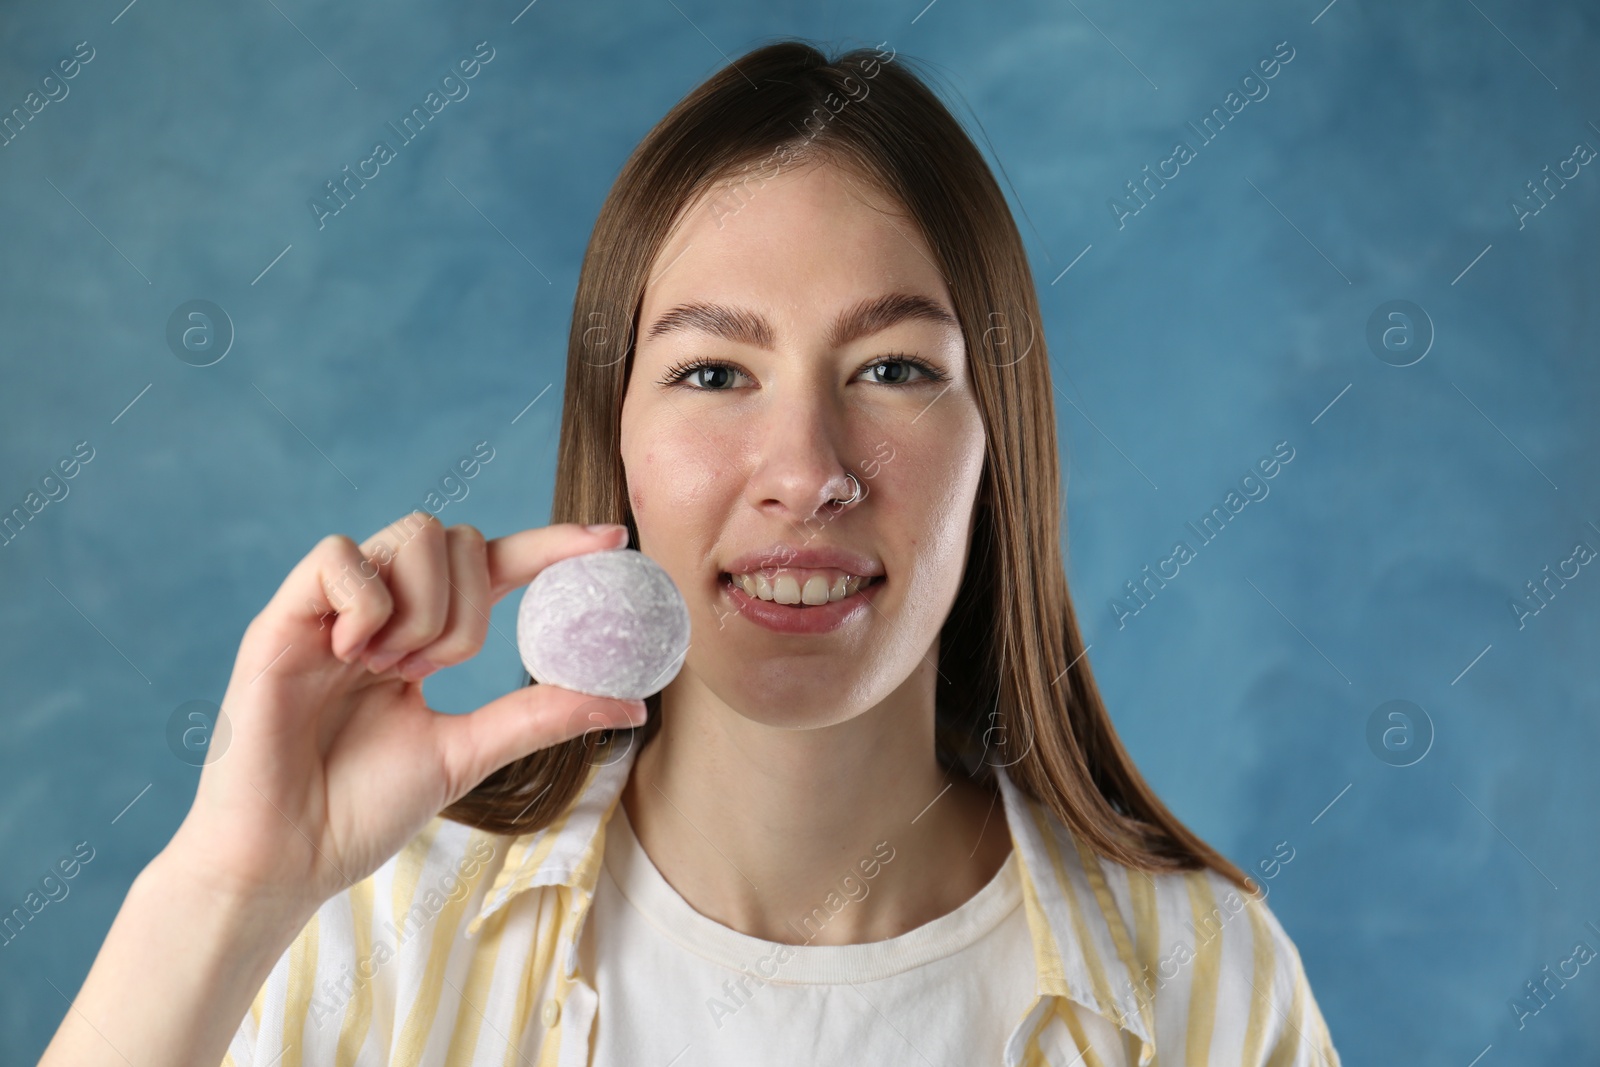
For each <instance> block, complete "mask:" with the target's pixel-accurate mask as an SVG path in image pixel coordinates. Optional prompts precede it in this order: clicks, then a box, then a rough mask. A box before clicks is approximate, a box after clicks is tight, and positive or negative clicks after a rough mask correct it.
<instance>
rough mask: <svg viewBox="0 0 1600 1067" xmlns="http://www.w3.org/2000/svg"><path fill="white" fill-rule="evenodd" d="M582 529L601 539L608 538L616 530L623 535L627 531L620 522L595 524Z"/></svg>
mask: <svg viewBox="0 0 1600 1067" xmlns="http://www.w3.org/2000/svg"><path fill="white" fill-rule="evenodd" d="M584 529H585V530H588V531H589V532H590V533H592V534H599V535H600V536H601V537H609V536H611V535H612V534H613V533H615V532H616V531H617V530H621V531H623V532H624V533H626V532H627V530H628V528H627V527H626V526H624V525H622V524H621V523H620V522H595V523H590V524H589V525H587V526H585V527H584Z"/></svg>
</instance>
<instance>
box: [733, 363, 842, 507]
mask: <svg viewBox="0 0 1600 1067" xmlns="http://www.w3.org/2000/svg"><path fill="white" fill-rule="evenodd" d="M758 419H759V421H760V422H761V423H763V425H761V426H759V427H756V430H757V433H756V447H755V450H754V455H753V457H752V461H753V462H754V463H755V465H756V466H755V470H754V471H753V472H752V474H751V477H750V483H749V485H748V486H747V487H746V497H747V499H748V500H749V501H750V503H751V504H752V505H753V506H755V507H756V508H758V509H761V510H765V511H774V510H776V511H778V512H780V513H781V514H782V515H783V516H784V517H786V518H788V519H790V520H792V521H796V522H799V521H803V520H805V519H808V518H810V517H811V516H812V515H815V514H816V513H817V512H818V511H819V510H821V509H822V508H823V507H824V505H828V504H830V503H832V504H833V505H834V506H833V509H832V510H838V508H839V505H838V504H837V503H834V502H836V501H850V500H852V498H853V497H854V498H858V497H859V496H860V494H858V493H857V491H856V484H857V483H855V482H852V480H851V474H852V472H853V470H854V468H853V466H852V465H851V464H850V463H849V459H848V452H847V451H846V449H847V448H848V443H847V440H848V433H847V427H846V426H845V419H844V412H843V410H842V406H841V405H839V404H838V403H837V402H836V401H835V400H834V399H833V398H831V397H826V396H818V395H815V394H813V395H809V396H804V397H800V396H791V397H790V398H787V399H786V400H785V401H784V402H782V403H780V404H775V405H773V406H772V407H769V408H768V409H767V410H765V411H763V412H762V413H761V415H760V416H758ZM857 477H859V475H857Z"/></svg>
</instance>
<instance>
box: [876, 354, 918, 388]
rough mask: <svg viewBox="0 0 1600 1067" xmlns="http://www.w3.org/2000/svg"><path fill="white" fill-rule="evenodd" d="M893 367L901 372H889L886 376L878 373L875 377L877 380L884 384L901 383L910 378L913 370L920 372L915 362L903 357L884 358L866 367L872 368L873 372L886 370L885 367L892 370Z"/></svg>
mask: <svg viewBox="0 0 1600 1067" xmlns="http://www.w3.org/2000/svg"><path fill="white" fill-rule="evenodd" d="M895 368H899V370H900V371H901V373H899V374H891V375H889V376H887V377H885V376H883V375H882V374H879V375H878V377H877V380H878V381H880V382H882V383H883V384H884V385H901V384H903V383H905V382H907V381H909V380H911V375H912V372H913V371H915V372H918V373H922V369H921V368H920V367H918V366H917V365H916V364H914V363H912V362H910V361H909V360H904V359H885V360H881V361H879V362H877V363H874V364H873V365H872V366H871V367H870V368H868V369H870V370H872V371H874V372H880V371H883V370H886V369H887V370H891V371H892V370H894V369H895Z"/></svg>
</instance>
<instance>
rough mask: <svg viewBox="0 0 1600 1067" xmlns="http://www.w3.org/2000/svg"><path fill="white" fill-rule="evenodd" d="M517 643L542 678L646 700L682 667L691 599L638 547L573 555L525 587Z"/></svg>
mask: <svg viewBox="0 0 1600 1067" xmlns="http://www.w3.org/2000/svg"><path fill="white" fill-rule="evenodd" d="M517 650H518V651H519V652H520V653H521V654H522V664H523V666H525V667H526V668H528V673H529V674H530V675H532V676H533V679H534V681H536V682H540V683H542V684H545V685H559V686H561V687H562V688H563V689H572V690H575V691H577V692H579V693H588V694H590V695H591V696H600V697H615V698H618V699H623V700H643V699H644V698H645V697H647V696H649V695H651V694H652V693H656V692H659V691H661V690H662V689H664V688H666V686H667V683H668V682H671V681H672V679H673V678H675V677H677V675H678V671H679V670H681V669H682V667H683V662H684V658H685V656H686V655H687V653H688V651H689V606H688V605H687V604H686V603H684V600H683V594H682V593H680V592H679V591H678V587H677V586H676V585H675V584H674V583H673V581H672V579H671V578H670V577H669V576H668V575H667V572H666V571H664V570H662V569H661V565H660V564H658V563H656V561H655V560H653V559H651V558H650V557H649V556H646V555H645V554H644V553H642V552H639V551H638V550H636V549H632V548H614V549H604V550H601V551H599V552H585V553H582V554H580V555H576V556H568V557H567V558H565V559H561V560H557V561H556V562H555V563H552V564H551V565H550V566H548V567H546V568H545V569H544V570H542V571H540V572H539V573H538V575H537V576H535V578H534V579H533V581H532V582H530V583H529V585H528V589H527V592H525V593H523V595H522V603H521V605H520V606H519V607H518V609H517Z"/></svg>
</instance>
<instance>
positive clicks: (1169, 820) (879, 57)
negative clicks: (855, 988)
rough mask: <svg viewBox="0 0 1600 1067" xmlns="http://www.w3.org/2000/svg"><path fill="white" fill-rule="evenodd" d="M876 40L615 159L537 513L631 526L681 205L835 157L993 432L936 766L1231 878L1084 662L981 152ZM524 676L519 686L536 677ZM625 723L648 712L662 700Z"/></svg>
mask: <svg viewBox="0 0 1600 1067" xmlns="http://www.w3.org/2000/svg"><path fill="white" fill-rule="evenodd" d="M907 63H908V61H907V60H906V58H905V57H902V56H897V55H895V54H894V53H893V52H892V51H890V50H885V49H882V48H880V49H877V50H874V49H870V48H858V49H854V50H851V51H848V52H846V53H844V54H843V55H841V56H839V57H838V58H837V59H835V60H832V61H829V60H828V58H827V57H826V56H825V55H824V54H823V53H822V52H820V51H818V50H817V49H816V48H814V47H812V46H811V45H809V44H807V43H805V42H801V41H795V40H784V41H779V42H777V43H773V44H769V45H766V46H763V47H760V48H757V49H755V50H753V51H751V52H749V53H747V54H745V55H743V56H740V57H739V58H738V59H737V60H734V61H733V62H732V63H731V64H730V65H729V66H728V67H726V68H724V69H722V70H720V71H718V72H717V73H716V74H714V75H712V76H711V77H710V78H709V79H708V80H706V81H705V82H704V83H703V84H701V85H700V86H699V87H698V88H696V89H695V90H693V91H692V92H691V93H689V95H688V96H686V97H685V98H684V99H683V100H682V101H680V102H679V103H678V104H677V105H676V106H675V107H673V108H672V110H671V111H670V112H668V113H667V115H666V116H665V117H664V118H663V119H662V120H661V121H660V122H659V123H658V124H657V125H656V126H655V128H654V129H652V130H651V131H650V132H649V134H648V135H646V136H645V138H644V140H643V141H641V142H640V144H639V146H638V147H637V148H636V149H635V150H634V152H633V154H632V155H631V156H630V157H629V159H628V161H627V163H626V164H625V165H624V166H623V168H622V171H621V173H620V174H619V175H618V177H617V180H616V182H615V184H614V185H613V186H612V188H611V191H610V193H609V195H608V196H607V197H606V200H605V204H604V205H603V206H602V207H601V209H600V215H599V218H598V219H597V220H596V222H595V227H594V232H593V234H592V236H591V238H590V241H589V246H588V250H587V252H586V253H585V255H584V259H583V267H582V271H581V273H580V274H579V277H578V289H577V295H576V298H575V305H574V309H573V317H572V327H571V331H570V333H569V335H568V339H567V376H566V394H565V398H564V400H563V408H562V413H561V441H560V447H559V451H558V453H557V459H556V482H555V497H554V505H553V507H552V514H551V522H553V523H555V522H584V523H589V522H624V523H626V524H627V526H628V528H629V533H630V536H631V541H630V544H633V545H637V544H639V536H638V528H637V526H636V525H635V523H634V516H633V512H632V508H631V507H630V505H629V501H628V499H627V492H626V482H625V480H624V472H623V466H622V457H621V451H620V441H621V437H620V423H621V414H622V401H623V394H624V391H625V389H626V386H627V381H628V376H629V371H630V368H631V364H632V354H633V340H634V337H635V336H636V333H637V330H638V321H637V316H638V313H639V308H640V305H641V303H642V299H643V294H644V290H645V285H646V282H647V280H648V272H649V269H650V267H651V265H652V264H653V263H654V262H655V259H656V255H657V253H658V251H659V250H660V248H661V247H662V245H663V244H664V242H665V240H666V238H667V237H668V235H669V233H670V232H671V230H672V228H673V226H674V224H675V222H676V221H677V219H678V217H679V215H680V213H681V212H682V211H683V210H684V208H685V206H686V205H689V204H691V203H694V202H696V201H697V200H698V199H699V198H700V197H701V196H702V194H705V193H707V192H708V191H709V190H711V189H712V188H714V187H717V186H719V185H724V184H726V183H729V182H733V183H734V184H732V185H731V186H730V187H729V188H728V191H726V192H724V193H721V194H720V195H719V197H718V198H717V199H715V200H712V201H710V202H709V204H710V206H712V208H713V210H723V211H729V210H736V209H737V207H738V206H739V205H740V204H741V203H743V202H744V198H746V197H750V196H757V195H759V189H760V184H761V183H764V182H765V181H766V180H770V179H771V178H772V177H773V176H775V174H776V173H777V172H778V171H779V170H781V169H783V168H785V167H788V166H792V165H799V164H801V163H811V162H828V163H832V164H835V165H838V166H840V167H841V168H843V170H844V172H845V173H846V174H847V175H850V176H852V180H860V181H862V182H865V183H867V184H869V185H870V186H872V187H873V188H875V189H876V190H878V191H880V192H881V193H883V194H887V195H888V196H889V197H890V198H891V200H892V201H895V202H898V203H899V204H900V205H903V207H904V210H905V211H906V212H907V213H908V214H909V215H910V217H911V218H912V219H913V220H915V222H916V224H917V225H919V226H920V228H921V231H922V234H923V236H924V237H925V239H926V241H927V243H928V246H929V247H930V248H931V249H932V250H933V255H934V257H935V265H936V266H937V267H938V268H939V270H940V272H941V273H942V274H943V275H944V277H945V279H946V282H947V284H948V287H949V291H950V294H951V298H952V300H953V301H954V305H955V310H956V314H957V317H958V318H959V319H960V322H961V329H962V332H963V334H964V335H965V339H966V343H967V351H968V353H969V356H968V363H969V367H970V370H971V376H972V381H973V384H974V389H975V392H976V395H977V400H978V404H979V407H980V410H981V411H982V415H983V421H984V425H985V427H986V429H987V437H988V445H987V456H986V459H985V464H984V471H983V476H982V479H981V481H980V485H979V490H978V498H977V501H976V509H977V517H976V524H975V528H974V532H973V541H972V545H971V549H970V552H969V555H968V562H967V567H966V573H965V575H964V576H963V579H962V584H961V587H960V590H959V592H958V593H957V596H956V601H955V604H954V605H953V607H952V609H951V612H950V615H949V617H948V619H946V621H945V624H944V627H943V629H942V630H941V631H940V640H939V659H938V673H939V682H938V685H937V688H936V698H935V709H936V710H935V718H936V733H937V736H938V746H939V758H940V760H941V762H942V763H943V764H944V765H945V766H946V767H947V768H948V767H951V766H958V767H959V768H960V770H961V771H962V772H963V773H966V774H967V775H969V776H970V777H972V778H973V779H974V780H976V781H980V782H984V783H986V784H992V779H993V777H994V776H993V771H992V768H993V767H995V766H1002V767H1005V768H1006V769H1007V773H1009V774H1010V775H1011V778H1012V781H1013V782H1015V784H1016V785H1017V786H1018V787H1019V788H1020V789H1022V790H1023V791H1024V792H1025V793H1027V794H1028V795H1029V796H1031V797H1033V798H1034V799H1035V800H1037V801H1040V802H1041V803H1042V804H1043V805H1044V806H1045V807H1046V808H1047V809H1048V810H1049V811H1051V812H1052V813H1054V815H1055V816H1056V818H1058V819H1059V820H1060V821H1061V822H1062V823H1064V824H1065V825H1066V827H1067V828H1068V829H1069V830H1070V831H1071V832H1072V833H1073V834H1074V835H1076V836H1077V837H1078V838H1079V839H1080V840H1082V841H1083V842H1084V843H1085V844H1086V845H1088V846H1089V847H1090V848H1091V849H1093V850H1094V851H1095V852H1096V853H1098V854H1099V855H1101V856H1104V857H1106V858H1108V859H1110V860H1113V861H1115V862H1117V863H1121V864H1123V865H1126V866H1129V867H1133V868H1137V869H1140V870H1144V871H1149V872H1156V871H1174V870H1194V869H1199V868H1205V867H1209V868H1211V869H1213V870H1215V871H1217V872H1218V873H1219V874H1221V875H1223V876H1224V877H1226V878H1227V879H1229V880H1230V881H1232V882H1234V883H1235V884H1237V885H1239V886H1240V887H1241V888H1243V889H1245V890H1246V891H1249V890H1250V889H1251V886H1250V884H1249V882H1248V881H1247V879H1246V878H1245V875H1244V874H1243V872H1241V871H1240V870H1239V869H1238V868H1237V867H1235V866H1234V865H1233V864H1232V863H1230V862H1229V861H1228V860H1227V859H1226V858H1224V857H1223V856H1222V855H1221V854H1220V853H1218V852H1217V851H1215V850H1214V849H1212V848H1211V847H1210V846H1209V845H1207V844H1206V843H1205V842H1204V841H1202V840H1201V839H1200V838H1199V837H1197V836H1196V835H1195V834H1194V833H1192V832H1191V831H1190V830H1189V829H1188V828H1187V827H1185V826H1184V825H1183V824H1182V823H1181V822H1179V821H1178V819H1177V818H1176V817H1175V816H1174V815H1173V814H1172V813H1171V812H1170V811H1169V810H1168V809H1167V808H1166V806H1165V805H1164V804H1162V803H1161V801H1160V800H1159V799H1158V798H1157V797H1156V795H1155V794H1154V792H1152V791H1151V789H1150V787H1149V786H1148V785H1147V784H1146V783H1145V781H1144V779H1143V777H1141V776H1140V774H1139V772H1138V770H1137V769H1136V768H1135V767H1134V765H1133V761H1132V760H1131V759H1130V758H1129V757H1128V753H1127V752H1126V751H1125V750H1124V749H1123V747H1122V743H1121V742H1120V741H1119V740H1118V738H1117V734H1116V731H1115V730H1114V729H1113V728H1112V725H1111V719H1110V716H1109V715H1108V714H1107V712H1106V707H1105V704H1104V702H1103V701H1102V700H1101V697H1100V693H1099V690H1098V688H1097V687H1096V685H1095V682H1094V676H1093V674H1092V673H1091V671H1090V669H1089V662H1088V660H1087V659H1086V658H1084V645H1083V638H1082V636H1081V634H1080V633H1079V630H1078V623H1077V618H1076V616H1075V615H1074V612H1073V608H1072V600H1071V598H1070V597H1069V596H1068V593H1067V582H1066V574H1065V571H1064V569H1063V566H1062V557H1061V545H1060V541H1061V519H1062V511H1061V501H1060V493H1061V481H1060V468H1059V458H1058V455H1057V445H1056V433H1055V425H1056V422H1055V409H1054V404H1053V401H1052V388H1053V387H1052V384H1051V379H1050V360H1049V355H1048V350H1047V346H1046V344H1045V339H1044V335H1043V331H1042V330H1041V328H1040V315H1039V308H1038V301H1037V297H1036V294H1035V290H1034V283H1033V276H1032V273H1031V271H1030V269H1029V265H1028V259H1027V255H1026V253H1025V251H1024V249H1023V246H1022V241H1021V237H1020V235H1019V234H1018V232H1017V228H1016V224H1015V222H1014V221H1013V219H1012V216H1011V212H1010V209H1009V208H1008V206H1007V204H1006V200H1005V197H1004V195H1003V194H1002V192H1001V190H1000V187H999V186H998V185H997V184H996V182H995V180H994V176H993V175H992V174H991V172H990V170H989V167H988V166H987V164H986V163H985V161H984V159H983V156H982V154H981V153H980V152H979V151H978V149H977V147H976V146H975V145H974V144H973V142H972V141H971V140H970V139H969V138H968V136H967V134H966V132H965V131H964V130H963V129H962V127H961V125H960V124H959V123H958V122H957V121H956V119H955V118H954V117H953V116H952V115H951V113H950V112H949V111H948V110H947V109H946V108H945V106H944V105H943V103H941V101H940V99H939V97H937V96H936V95H935V94H934V93H933V92H932V91H931V90H930V89H929V88H928V86H927V84H926V83H925V81H924V80H923V76H921V75H919V74H918V73H914V72H913V71H912V70H909V69H907ZM531 681H532V680H531V679H529V682H531ZM646 704H647V706H648V707H649V712H650V717H649V720H648V722H647V723H646V725H645V726H642V727H640V728H639V730H638V731H635V734H636V736H634V737H632V738H631V739H630V740H631V742H632V743H637V744H643V743H644V742H645V741H647V740H648V739H649V737H650V736H651V735H653V733H654V730H655V729H656V728H657V724H658V723H659V721H660V694H656V695H654V696H651V697H649V698H648V699H647V701H646ZM624 736H626V735H625V734H618V735H617V736H616V737H612V736H606V737H603V738H602V739H601V741H600V745H599V748H597V746H596V738H595V735H590V736H589V737H588V738H574V739H572V740H570V741H567V742H564V743H562V744H558V745H555V746H553V747H551V748H548V749H542V750H540V751H537V752H534V753H532V754H530V755H528V756H525V757H523V758H521V759H519V760H516V761H514V762H512V763H510V764H508V765H506V766H505V767H502V768H500V769H499V770H498V771H495V772H494V773H493V774H491V775H489V776H488V778H486V779H485V780H484V781H483V782H482V783H481V784H479V785H478V786H477V787H476V788H475V789H473V790H472V791H471V792H470V793H468V794H467V795H466V796H464V797H462V798H461V799H460V800H459V801H457V802H456V803H454V804H452V805H450V806H449V807H448V808H446V809H445V810H444V812H443V813H442V814H443V815H444V817H445V818H448V819H451V820H453V821H456V822H460V823H464V824H466V825H469V826H474V827H477V828H480V829H483V830H487V831H490V832H493V833H500V834H522V833H527V832H529V831H532V830H536V829H539V828H541V827H544V826H547V825H549V824H551V823H552V822H554V821H555V820H556V819H558V818H559V817H560V816H561V814H562V813H563V812H564V811H565V810H566V809H567V808H568V807H569V805H570V804H571V803H572V801H573V800H574V798H575V797H576V796H577V794H578V792H579V790H580V789H581V788H582V786H583V784H584V781H585V779H586V777H587V775H588V773H589V771H590V770H591V768H592V765H593V763H594V761H595V753H596V752H597V751H605V750H606V749H607V747H608V746H609V745H614V744H616V743H617V738H618V737H624Z"/></svg>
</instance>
